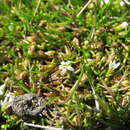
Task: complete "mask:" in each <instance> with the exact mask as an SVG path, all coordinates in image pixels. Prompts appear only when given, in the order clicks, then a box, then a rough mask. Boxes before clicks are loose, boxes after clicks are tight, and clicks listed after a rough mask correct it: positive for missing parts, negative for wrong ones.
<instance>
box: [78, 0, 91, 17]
mask: <svg viewBox="0 0 130 130" xmlns="http://www.w3.org/2000/svg"><path fill="white" fill-rule="evenodd" d="M91 1H92V0H89V1H88V2H87V3H86V4H85V5H84V7H83V8H82V9H81V10H80V11H79V13H78V14H77V16H76V17H79V16H80V15H81V14H82V12H83V11H84V10H85V9H86V8H87V6H88V5H89V4H90V3H91Z"/></svg>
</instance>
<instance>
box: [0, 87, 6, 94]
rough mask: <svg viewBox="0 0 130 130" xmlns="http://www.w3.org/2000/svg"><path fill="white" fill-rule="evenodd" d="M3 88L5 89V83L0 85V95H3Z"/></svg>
mask: <svg viewBox="0 0 130 130" xmlns="http://www.w3.org/2000/svg"><path fill="white" fill-rule="evenodd" d="M4 89H5V84H2V85H1V86H0V95H3V94H4Z"/></svg>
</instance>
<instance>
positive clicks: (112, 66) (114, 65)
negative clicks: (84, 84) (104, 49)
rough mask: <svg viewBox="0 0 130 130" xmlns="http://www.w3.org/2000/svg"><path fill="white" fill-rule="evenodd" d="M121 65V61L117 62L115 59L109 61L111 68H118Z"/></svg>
mask: <svg viewBox="0 0 130 130" xmlns="http://www.w3.org/2000/svg"><path fill="white" fill-rule="evenodd" d="M119 65H120V63H119V62H118V63H116V62H115V61H111V62H110V63H109V68H110V69H117V68H118V67H119Z"/></svg>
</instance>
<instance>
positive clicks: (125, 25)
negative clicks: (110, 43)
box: [115, 21, 129, 31]
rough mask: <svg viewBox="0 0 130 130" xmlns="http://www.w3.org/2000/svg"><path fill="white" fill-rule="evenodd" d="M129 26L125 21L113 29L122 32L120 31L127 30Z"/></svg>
mask: <svg viewBox="0 0 130 130" xmlns="http://www.w3.org/2000/svg"><path fill="white" fill-rule="evenodd" d="M128 26H129V24H128V23H127V22H126V21H125V22H123V23H121V24H120V25H118V26H116V27H115V30H117V31H118V30H122V29H127V27H128Z"/></svg>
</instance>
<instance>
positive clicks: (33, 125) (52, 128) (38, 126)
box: [23, 122, 63, 130]
mask: <svg viewBox="0 0 130 130" xmlns="http://www.w3.org/2000/svg"><path fill="white" fill-rule="evenodd" d="M23 124H24V125H26V126H30V127H35V128H43V129H46V130H63V129H62V128H54V127H50V126H41V125H35V124H32V123H26V122H24V123H23Z"/></svg>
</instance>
